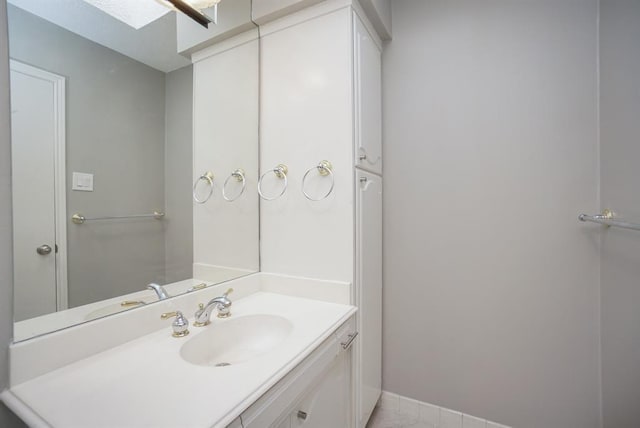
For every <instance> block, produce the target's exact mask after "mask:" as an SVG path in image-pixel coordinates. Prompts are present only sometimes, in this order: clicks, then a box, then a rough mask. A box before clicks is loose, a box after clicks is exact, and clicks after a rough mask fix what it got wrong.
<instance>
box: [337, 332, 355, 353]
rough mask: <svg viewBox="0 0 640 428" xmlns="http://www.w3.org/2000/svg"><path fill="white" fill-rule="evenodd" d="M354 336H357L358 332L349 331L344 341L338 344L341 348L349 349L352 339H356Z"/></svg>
mask: <svg viewBox="0 0 640 428" xmlns="http://www.w3.org/2000/svg"><path fill="white" fill-rule="evenodd" d="M356 337H358V332H357V331H356V332H355V333H351V334H350V335H348V336H347V341H346V342H342V343H340V346H342V349H345V350H346V349H349V348H350V347H351V344H352V343H353V341H354V340H355V339H356Z"/></svg>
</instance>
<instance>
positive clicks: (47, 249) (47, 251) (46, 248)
mask: <svg viewBox="0 0 640 428" xmlns="http://www.w3.org/2000/svg"><path fill="white" fill-rule="evenodd" d="M51 250H52V248H51V247H50V246H48V245H47V244H44V245H40V246H39V247H38V248H36V253H38V254H40V255H41V256H46V255H47V254H51Z"/></svg>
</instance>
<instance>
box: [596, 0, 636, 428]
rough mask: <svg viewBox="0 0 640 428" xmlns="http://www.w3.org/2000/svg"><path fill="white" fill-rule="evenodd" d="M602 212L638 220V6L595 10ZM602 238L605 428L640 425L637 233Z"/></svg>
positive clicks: (617, 0) (610, 0)
mask: <svg viewBox="0 0 640 428" xmlns="http://www.w3.org/2000/svg"><path fill="white" fill-rule="evenodd" d="M600 34H601V39H600V63H601V65H600V72H601V86H600V88H601V91H600V97H601V98H600V106H601V113H600V116H601V133H600V137H601V143H600V145H601V159H602V161H601V174H602V207H603V208H611V209H613V210H614V211H615V212H616V214H617V215H619V216H621V217H624V218H627V219H628V220H629V221H632V222H639V221H640V196H639V195H638V182H640V167H639V166H638V160H639V159H640V143H639V142H640V122H639V121H638V118H639V117H640V96H639V95H640V92H639V91H638V88H639V87H640V50H639V49H638V47H639V46H640V2H638V1H637V0H603V1H601V6H600ZM602 233H603V239H602V390H603V417H604V427H605V428H635V427H638V426H640V406H638V397H640V329H639V328H638V326H639V325H640V310H639V308H640V281H639V278H640V263H638V254H640V235H639V234H638V232H634V231H630V230H626V229H617V228H609V229H604V230H603V232H602Z"/></svg>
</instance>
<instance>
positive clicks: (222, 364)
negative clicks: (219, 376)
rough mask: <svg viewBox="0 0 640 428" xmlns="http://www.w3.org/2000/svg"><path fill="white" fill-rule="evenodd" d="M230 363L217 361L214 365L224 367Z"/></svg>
mask: <svg viewBox="0 0 640 428" xmlns="http://www.w3.org/2000/svg"><path fill="white" fill-rule="evenodd" d="M230 365H231V363H218V364H216V365H215V366H214V367H226V366H230Z"/></svg>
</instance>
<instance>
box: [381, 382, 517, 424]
mask: <svg viewBox="0 0 640 428" xmlns="http://www.w3.org/2000/svg"><path fill="white" fill-rule="evenodd" d="M377 407H379V408H380V409H385V410H393V411H395V412H398V413H401V414H403V415H407V416H410V417H412V418H415V420H416V421H420V422H422V423H423V424H426V425H427V426H429V427H432V428H510V427H508V426H507V425H501V424H499V423H496V422H491V421H488V420H486V419H482V418H479V417H476V416H471V415H467V414H465V413H462V412H457V411H455V410H451V409H447V408H444V407H440V406H435V405H433V404H429V403H425V402H422V401H418V400H414V399H412V398H408V397H403V396H402V395H398V394H394V393H392V392H387V391H382V396H381V397H380V400H379V401H378V404H377Z"/></svg>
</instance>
